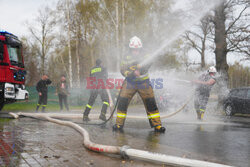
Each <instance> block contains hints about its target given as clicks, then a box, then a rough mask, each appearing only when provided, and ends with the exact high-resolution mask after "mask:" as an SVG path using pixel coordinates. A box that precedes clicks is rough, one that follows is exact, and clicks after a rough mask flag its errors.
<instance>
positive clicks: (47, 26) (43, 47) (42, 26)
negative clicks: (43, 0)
mask: <svg viewBox="0 0 250 167" xmlns="http://www.w3.org/2000/svg"><path fill="white" fill-rule="evenodd" d="M51 16H52V11H51V9H50V8H48V7H45V8H44V9H43V10H39V15H38V16H37V18H36V19H35V24H32V25H30V26H29V28H28V29H29V31H30V33H31V35H32V36H33V37H34V40H35V41H37V42H38V43H39V55H40V58H41V73H45V72H46V66H45V64H46V59H47V56H48V54H49V52H50V51H51V48H52V46H53V40H54V39H55V36H54V34H53V30H54V27H55V21H54V20H53V18H52V17H51Z"/></svg>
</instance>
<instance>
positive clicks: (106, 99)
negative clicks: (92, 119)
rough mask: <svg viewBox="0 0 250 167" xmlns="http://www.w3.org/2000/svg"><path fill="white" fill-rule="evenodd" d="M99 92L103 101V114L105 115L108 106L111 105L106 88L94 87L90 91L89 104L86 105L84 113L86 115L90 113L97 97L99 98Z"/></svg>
mask: <svg viewBox="0 0 250 167" xmlns="http://www.w3.org/2000/svg"><path fill="white" fill-rule="evenodd" d="M98 94H100V96H101V99H102V102H103V105H102V110H101V114H102V115H104V116H105V115H106V112H107V108H108V106H109V97H108V93H107V91H106V89H92V90H91V92H90V97H89V101H88V104H87V105H86V108H85V111H84V114H83V115H84V116H88V115H89V112H90V110H91V108H92V106H93V104H94V103H95V99H96V98H97V96H98Z"/></svg>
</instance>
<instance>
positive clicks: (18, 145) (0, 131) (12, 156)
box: [0, 119, 23, 166]
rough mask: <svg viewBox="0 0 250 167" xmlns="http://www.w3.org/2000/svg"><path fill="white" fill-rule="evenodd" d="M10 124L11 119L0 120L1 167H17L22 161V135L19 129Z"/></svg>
mask: <svg viewBox="0 0 250 167" xmlns="http://www.w3.org/2000/svg"><path fill="white" fill-rule="evenodd" d="M10 124H11V120H10V119H0V166H17V165H18V164H20V160H21V159H20V153H22V151H23V150H22V148H23V142H22V141H21V138H20V136H21V134H20V131H19V128H18V127H15V126H10Z"/></svg>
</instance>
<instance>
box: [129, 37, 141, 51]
mask: <svg viewBox="0 0 250 167" xmlns="http://www.w3.org/2000/svg"><path fill="white" fill-rule="evenodd" d="M129 47H130V48H132V49H139V48H142V42H141V39H140V38H138V37H137V36H134V37H132V38H131V39H130V41H129Z"/></svg>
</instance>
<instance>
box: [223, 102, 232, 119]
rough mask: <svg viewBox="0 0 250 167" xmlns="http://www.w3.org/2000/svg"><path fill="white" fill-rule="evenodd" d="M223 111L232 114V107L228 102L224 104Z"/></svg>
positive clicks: (228, 114)
mask: <svg viewBox="0 0 250 167" xmlns="http://www.w3.org/2000/svg"><path fill="white" fill-rule="evenodd" d="M225 113H226V115H227V116H231V115H233V107H232V106H231V105H230V104H227V105H226V107H225Z"/></svg>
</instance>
